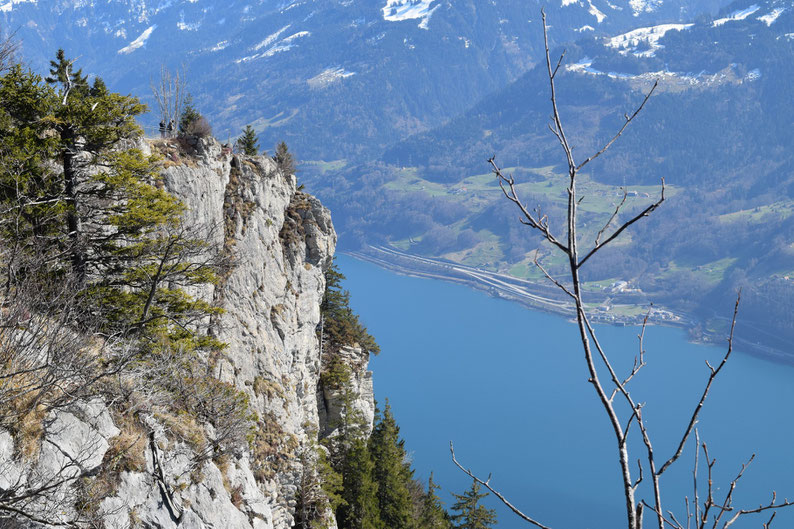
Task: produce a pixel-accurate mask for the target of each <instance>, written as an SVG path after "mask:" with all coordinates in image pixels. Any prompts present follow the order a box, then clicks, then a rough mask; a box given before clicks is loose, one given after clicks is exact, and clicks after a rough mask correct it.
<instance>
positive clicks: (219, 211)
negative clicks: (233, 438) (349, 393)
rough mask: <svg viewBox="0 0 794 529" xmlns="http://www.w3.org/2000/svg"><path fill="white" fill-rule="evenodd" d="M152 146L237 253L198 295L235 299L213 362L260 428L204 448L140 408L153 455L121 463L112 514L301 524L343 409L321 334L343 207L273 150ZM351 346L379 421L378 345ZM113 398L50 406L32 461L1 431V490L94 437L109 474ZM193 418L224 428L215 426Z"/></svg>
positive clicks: (167, 179) (146, 445) (203, 218)
mask: <svg viewBox="0 0 794 529" xmlns="http://www.w3.org/2000/svg"><path fill="white" fill-rule="evenodd" d="M143 148H144V150H148V151H150V152H155V153H159V154H160V155H161V156H162V158H163V169H162V185H163V186H165V188H166V189H167V190H168V191H169V192H171V193H172V194H174V195H176V196H177V197H179V198H180V199H181V200H182V201H183V202H184V203H185V204H186V205H187V207H188V210H187V212H186V224H187V225H192V226H203V227H204V233H205V234H206V235H205V237H206V239H207V242H209V243H210V244H209V248H215V249H217V251H219V252H222V253H223V254H224V255H225V257H226V259H227V262H228V263H229V266H228V267H227V268H226V270H225V271H224V273H223V274H221V277H220V280H219V281H218V282H217V284H215V285H213V286H209V287H205V288H204V289H203V290H202V291H201V292H196V293H195V294H198V295H200V296H201V297H202V298H204V299H206V300H207V301H212V302H213V303H215V304H217V305H219V306H220V307H222V308H223V309H224V311H223V313H221V314H218V315H214V316H212V317H210V318H207V320H206V321H204V322H202V323H201V325H202V326H204V327H205V328H206V332H209V333H210V334H212V335H214V336H215V337H216V338H218V339H219V340H220V341H222V342H224V343H225V344H227V345H226V347H225V348H224V349H223V350H222V351H221V352H220V353H218V354H216V355H215V356H213V357H212V358H207V359H204V361H205V365H206V366H207V369H208V373H207V376H212V377H215V378H217V379H219V380H221V381H225V382H228V383H230V384H231V385H233V386H234V387H235V388H237V389H238V390H241V391H242V392H244V393H245V395H246V396H247V399H248V403H249V411H250V412H252V417H253V420H254V422H255V424H256V428H255V429H254V430H252V431H251V432H250V434H249V436H248V443H247V448H246V449H244V450H241V451H240V452H239V453H236V454H234V456H233V457H224V458H221V459H217V458H197V457H196V453H195V451H196V448H195V446H192V445H191V443H190V442H186V441H185V439H186V436H184V435H183V436H181V437H180V436H175V435H173V432H174V430H175V429H176V428H178V426H177V423H176V422H173V421H170V420H169V419H167V418H164V417H161V416H158V415H157V414H149V413H141V415H142V416H141V417H140V420H141V421H142V422H143V423H144V424H145V425H146V428H144V429H143V431H144V432H145V433H146V436H147V438H146V439H141V435H142V434H141V433H139V434H138V436H137V437H135V436H131V441H130V443H129V444H128V446H127V447H126V449H127V450H129V451H136V450H137V451H138V452H139V453H138V454H133V457H137V458H138V459H139V460H140V463H141V464H140V465H138V466H137V467H135V466H134V465H133V466H131V467H130V468H129V469H128V470H122V471H121V472H118V473H117V475H116V476H115V477H114V479H113V486H112V487H110V488H109V490H108V491H107V494H106V498H105V499H104V500H102V502H101V506H100V509H99V512H100V513H101V515H102V517H103V518H104V523H105V526H106V527H113V528H127V527H133V526H142V527H151V528H170V527H183V528H210V527H212V528H226V527H229V528H241V529H242V528H256V529H287V528H290V527H292V525H293V522H294V514H295V508H296V504H297V503H296V502H297V496H298V492H299V486H300V483H301V478H302V476H303V473H304V471H305V468H306V465H307V461H309V462H311V461H312V460H313V458H314V457H315V455H313V454H315V453H316V450H317V449H316V448H315V447H316V442H317V439H318V436H322V435H328V434H329V433H330V432H331V431H332V430H333V428H334V427H333V425H332V423H333V421H334V420H336V419H338V417H339V415H340V414H341V413H342V411H341V406H340V405H339V403H338V402H336V399H338V398H339V395H337V394H336V393H335V392H334V391H332V390H329V389H327V388H323V387H322V385H321V383H320V378H321V377H320V375H321V369H322V367H323V366H322V362H321V350H320V347H321V346H320V343H319V340H318V337H317V327H318V324H319V322H320V303H321V301H322V296H323V291H324V285H325V282H324V270H325V269H326V268H327V267H328V266H329V265H330V262H331V258H332V255H333V252H334V246H335V243H336V234H335V232H334V229H333V225H332V223H331V217H330V213H329V211H328V210H327V209H326V208H325V207H323V206H322V204H320V202H319V201H318V200H317V199H316V198H314V197H312V196H310V195H308V194H306V193H303V192H302V191H300V190H299V189H298V188H297V185H296V179H295V176H294V175H290V174H284V173H283V171H281V170H280V169H279V167H278V166H277V165H276V163H275V162H274V161H273V160H271V159H270V158H269V157H267V156H259V157H245V156H239V155H236V154H232V153H231V152H230V150H229V149H227V148H224V147H222V146H221V145H220V144H219V143H218V142H217V141H215V140H214V139H211V138H210V139H198V140H193V141H190V142H187V141H184V140H179V141H177V140H168V141H165V140H158V141H155V142H152V143H148V144H146V145H144V146H143ZM343 357H344V358H345V359H346V360H345V361H349V362H350V365H351V368H352V372H353V380H352V384H351V388H352V389H353V392H354V394H355V402H354V406H355V408H356V409H357V410H359V411H360V412H361V413H363V415H364V417H365V418H366V420H367V421H368V422H369V424H370V425H371V423H372V419H373V413H374V405H373V394H372V379H371V376H369V374H368V372H367V371H366V355H364V354H362V353H361V351H360V350H358V349H356V348H350V349H346V353H345V355H343ZM105 400H106V399H105ZM105 400H103V399H101V398H97V399H95V400H92V401H89V402H83V403H80V404H79V405H72V406H71V407H69V408H67V409H62V410H59V411H55V412H52V413H50V416H48V418H47V419H46V420H45V421H44V422H43V424H44V425H45V427H44V433H43V437H42V439H44V441H45V442H42V445H41V446H42V449H41V450H39V451H38V453H37V455H36V457H34V458H33V459H32V460H31V459H24V458H21V457H20V456H19V450H18V449H15V447H14V441H13V439H12V436H11V435H10V434H9V433H8V432H5V431H2V430H0V466H2V469H0V470H2V471H0V493H1V492H2V490H3V489H4V488H8V487H9V486H10V485H11V484H12V483H14V482H19V481H20V480H24V479H29V478H28V477H26V476H31V475H32V473H33V471H34V470H35V473H38V474H40V475H41V474H44V475H46V474H47V473H48V472H49V473H53V472H63V468H64V465H63V460H64V458H66V459H67V460H69V459H80V457H79V454H82V453H85V452H86V447H87V446H89V445H90V447H91V448H90V450H88V452H90V458H85V460H81V464H80V468H82V469H87V470H89V471H91V472H92V473H93V474H102V473H103V472H104V471H105V470H106V469H105V468H104V467H105V466H107V465H108V464H109V461H110V460H111V459H112V455H113V451H112V450H111V449H110V447H112V446H117V445H118V444H119V443H118V439H119V438H120V436H121V435H122V433H121V432H122V431H123V430H124V426H123V425H122V424H116V423H119V422H124V421H126V419H125V418H124V417H119V416H118V415H113V414H111V413H109V410H108V406H107V404H108V403H107V402H105ZM194 427H195V429H197V430H198V431H199V432H200V434H202V435H204V434H206V435H207V436H210V437H211V436H212V435H214V433H213V432H212V426H210V425H209V424H196V425H194ZM45 447H49V448H47V449H45ZM78 485H79V483H68V486H62V487H59V488H58V494H61V495H64V494H68V493H70V490H71V489H74V487H76V486H78ZM44 508H45V507H43V506H42V507H41V508H40V510H42V512H43V509H44Z"/></svg>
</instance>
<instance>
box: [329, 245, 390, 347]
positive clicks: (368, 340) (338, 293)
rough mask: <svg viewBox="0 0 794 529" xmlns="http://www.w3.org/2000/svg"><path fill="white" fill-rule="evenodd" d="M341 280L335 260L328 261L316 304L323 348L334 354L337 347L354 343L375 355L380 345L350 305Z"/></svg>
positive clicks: (347, 293)
mask: <svg viewBox="0 0 794 529" xmlns="http://www.w3.org/2000/svg"><path fill="white" fill-rule="evenodd" d="M344 279H345V276H344V274H342V272H340V271H339V267H338V266H337V265H336V261H332V262H331V266H329V267H328V270H326V272H325V292H324V294H323V301H322V304H321V305H320V311H321V314H322V318H323V321H322V333H323V337H322V338H323V342H324V345H323V348H324V349H325V350H327V351H328V352H329V353H334V352H336V351H337V350H339V348H340V347H343V346H346V345H355V344H358V345H359V346H360V347H361V348H362V349H363V350H364V351H366V352H368V353H371V354H378V353H380V347H379V346H378V344H377V342H376V341H375V338H374V337H373V336H372V335H371V334H369V332H367V328H366V327H365V326H364V325H363V324H362V323H361V321H360V320H359V319H358V316H357V315H356V314H355V313H354V312H353V309H351V308H350V292H348V291H347V290H344V289H343V288H342V281H343V280H344Z"/></svg>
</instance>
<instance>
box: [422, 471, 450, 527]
mask: <svg viewBox="0 0 794 529" xmlns="http://www.w3.org/2000/svg"><path fill="white" fill-rule="evenodd" d="M440 488H441V487H440V486H438V485H437V484H436V482H435V481H433V473H432V472H431V473H430V478H429V479H428V480H427V492H426V493H425V494H424V497H423V498H422V508H421V511H420V517H419V527H420V528H421V529H451V528H452V523H451V522H450V520H449V515H448V514H447V511H446V510H445V509H444V505H443V504H442V502H441V499H440V498H439V497H438V494H436V491H437V490H438V489H440Z"/></svg>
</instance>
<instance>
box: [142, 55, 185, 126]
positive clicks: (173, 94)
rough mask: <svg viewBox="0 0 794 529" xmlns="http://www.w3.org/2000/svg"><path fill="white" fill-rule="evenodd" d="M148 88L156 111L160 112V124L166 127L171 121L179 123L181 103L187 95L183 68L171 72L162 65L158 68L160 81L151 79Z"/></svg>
mask: <svg viewBox="0 0 794 529" xmlns="http://www.w3.org/2000/svg"><path fill="white" fill-rule="evenodd" d="M149 86H150V87H151V89H152V95H154V99H155V101H157V109H158V111H159V112H160V119H161V120H162V122H163V123H164V124H166V125H167V124H168V123H170V122H171V121H172V120H173V123H179V116H180V115H181V112H182V103H183V101H184V99H185V95H186V94H187V92H186V86H187V76H186V74H185V68H184V67H181V68H177V69H176V70H174V71H173V72H172V71H171V70H169V69H168V67H166V66H165V65H162V66H161V67H160V79H159V80H158V81H157V82H155V80H154V79H152V80H151V81H150V83H149ZM175 132H176V131H174V133H175Z"/></svg>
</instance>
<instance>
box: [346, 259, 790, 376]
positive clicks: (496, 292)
mask: <svg viewBox="0 0 794 529" xmlns="http://www.w3.org/2000/svg"><path fill="white" fill-rule="evenodd" d="M341 253H344V254H346V255H349V256H351V257H354V258H356V259H359V260H362V261H366V262H369V263H372V264H374V265H376V266H379V267H381V268H384V269H386V270H390V271H392V272H395V273H398V274H401V275H405V276H410V277H421V278H426V279H437V280H441V281H447V282H451V283H457V284H461V285H465V286H467V287H469V288H474V289H476V290H480V291H482V292H485V293H486V294H488V295H489V296H492V297H495V298H499V299H505V300H507V301H512V302H516V303H519V304H521V305H522V306H524V307H526V308H529V309H532V310H540V311H543V312H547V313H552V314H557V315H560V316H565V317H567V318H573V317H574V316H575V311H574V308H573V304H571V303H570V302H568V301H567V300H566V299H565V298H564V297H563V296H562V295H561V292H560V290H559V289H558V288H557V287H555V286H554V285H552V284H550V283H549V284H539V283H536V282H532V281H528V280H524V279H518V278H514V277H512V276H509V275H507V274H501V273H498V272H490V271H487V270H483V269H480V268H475V267H471V266H467V265H462V264H458V263H453V262H450V261H444V260H441V259H433V258H429V257H422V256H419V255H413V254H409V253H406V252H403V251H401V250H397V249H395V248H391V247H388V246H373V245H368V246H367V247H366V248H365V249H363V250H359V251H345V252H341ZM588 294H589V295H592V296H593V297H594V298H595V302H590V303H588V305H593V304H594V303H601V302H604V300H605V299H608V300H611V298H612V297H613V296H614V293H611V295H610V296H607V295H605V294H604V293H598V292H588ZM599 297H600V298H601V299H599ZM621 297H623V298H625V297H627V296H621ZM621 301H623V303H616V304H615V306H617V307H621V308H626V307H639V306H640V304H639V303H632V302H628V303H627V302H626V301H627V300H625V299H623V300H621ZM647 314H648V325H665V326H669V327H679V328H681V329H691V328H692V327H693V326H694V325H696V324H697V323H698V321H697V320H695V319H694V318H693V317H691V316H689V315H687V314H683V313H677V312H674V311H672V310H670V309H668V308H663V307H650V308H649V309H648V312H647ZM588 316H590V318H591V321H592V322H593V323H595V324H599V325H604V324H606V325H614V326H620V327H627V326H632V325H642V321H643V319H644V317H645V316H644V314H643V313H639V315H637V316H629V315H623V314H615V313H613V312H610V310H609V309H607V310H603V309H602V308H601V307H600V306H598V308H594V309H593V310H591V311H589V314H588ZM687 339H688V340H689V341H690V342H692V343H697V344H703V345H715V346H720V345H724V342H725V337H724V336H717V335H711V334H705V335H703V336H701V337H698V338H694V339H693V338H692V337H691V336H690V337H688V338H687ZM734 347H735V348H738V349H740V350H741V351H742V352H745V353H747V354H750V355H753V356H756V357H759V358H762V359H765V360H768V361H771V362H775V363H783V364H788V365H794V356H792V355H790V354H786V353H785V352H783V351H781V350H778V349H775V348H772V347H769V346H764V345H762V344H757V343H752V342H748V341H744V340H741V339H740V338H737V337H734Z"/></svg>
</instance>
